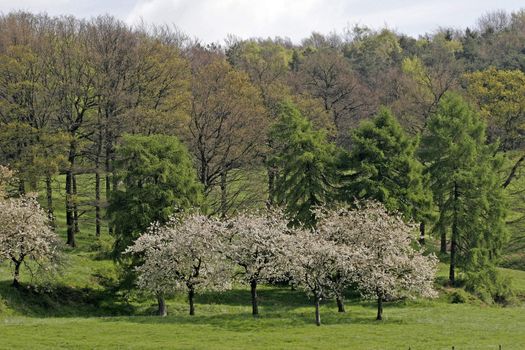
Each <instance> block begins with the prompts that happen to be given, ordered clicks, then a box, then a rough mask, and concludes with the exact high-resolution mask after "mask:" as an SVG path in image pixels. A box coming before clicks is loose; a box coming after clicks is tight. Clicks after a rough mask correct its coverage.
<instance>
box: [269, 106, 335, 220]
mask: <svg viewBox="0 0 525 350" xmlns="http://www.w3.org/2000/svg"><path fill="white" fill-rule="evenodd" d="M271 139H272V143H273V146H274V147H273V154H272V158H271V160H270V163H271V166H272V167H274V168H275V169H276V170H277V176H276V179H275V193H273V194H272V195H273V196H274V197H275V199H276V202H277V203H278V204H279V205H285V206H286V208H287V211H288V213H289V214H290V215H291V216H292V217H293V222H294V223H295V224H301V225H305V226H313V225H315V216H314V214H313V213H312V209H313V208H314V207H315V206H318V205H321V204H323V203H327V202H328V201H329V200H330V199H331V198H332V197H333V193H332V192H333V191H332V186H333V182H334V174H335V172H334V165H335V153H336V148H335V147H334V146H333V145H332V144H330V143H329V142H328V141H327V140H326V136H325V134H324V133H323V132H322V131H316V130H314V129H313V128H312V125H311V123H310V122H309V121H308V120H307V119H306V118H304V117H303V116H302V115H301V113H300V112H299V111H298V110H297V108H295V106H293V105H292V104H291V103H283V104H282V105H281V106H280V113H279V120H278V121H277V123H276V124H275V125H274V126H273V128H272V131H271Z"/></svg>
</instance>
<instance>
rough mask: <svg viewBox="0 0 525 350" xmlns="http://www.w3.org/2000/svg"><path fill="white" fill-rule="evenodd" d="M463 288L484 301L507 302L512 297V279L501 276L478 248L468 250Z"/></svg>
mask: <svg viewBox="0 0 525 350" xmlns="http://www.w3.org/2000/svg"><path fill="white" fill-rule="evenodd" d="M465 277H466V278H465V280H466V282H465V288H466V289H467V290H468V291H470V292H472V293H474V294H475V295H477V296H478V297H479V298H480V299H481V300H483V301H484V302H489V303H490V302H493V301H494V302H497V303H503V304H505V303H509V302H510V301H512V298H513V297H514V291H513V289H512V281H511V279H510V278H509V277H508V276H503V275H502V274H501V273H500V272H498V270H496V268H495V267H494V265H493V264H492V263H491V262H490V260H489V259H488V258H487V254H484V253H483V252H482V251H481V250H480V249H473V250H472V251H471V252H470V261H469V265H468V270H467V272H466V273H465Z"/></svg>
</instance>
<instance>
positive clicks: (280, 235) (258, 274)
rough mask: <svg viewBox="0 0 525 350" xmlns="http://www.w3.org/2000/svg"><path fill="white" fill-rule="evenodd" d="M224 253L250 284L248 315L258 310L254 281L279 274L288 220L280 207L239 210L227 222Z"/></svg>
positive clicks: (274, 277)
mask: <svg viewBox="0 0 525 350" xmlns="http://www.w3.org/2000/svg"><path fill="white" fill-rule="evenodd" d="M226 225H227V231H226V232H225V236H224V238H225V239H224V241H225V242H224V255H225V256H226V257H227V258H228V259H229V260H231V261H232V262H234V263H235V264H237V265H239V266H240V267H241V271H240V272H239V275H238V277H240V278H241V280H242V281H243V282H245V283H248V284H249V285H250V289H251V299H252V315H254V316H256V315H258V314H259V307H258V303H257V285H258V284H260V283H262V282H266V281H268V280H277V279H279V278H283V277H284V275H285V270H284V269H283V266H284V264H282V259H283V256H284V254H285V252H286V251H285V249H284V248H285V242H286V235H287V233H289V232H290V229H289V228H288V220H287V219H286V217H285V215H284V214H283V212H282V211H280V210H269V211H268V212H265V213H240V214H239V215H237V216H235V217H234V218H232V219H230V220H229V221H228V222H227V223H226Z"/></svg>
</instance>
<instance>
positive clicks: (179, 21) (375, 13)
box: [0, 0, 525, 42]
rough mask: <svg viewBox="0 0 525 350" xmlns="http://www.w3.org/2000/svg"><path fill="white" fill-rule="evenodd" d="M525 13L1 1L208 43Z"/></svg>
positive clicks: (428, 25) (484, 8)
mask: <svg viewBox="0 0 525 350" xmlns="http://www.w3.org/2000/svg"><path fill="white" fill-rule="evenodd" d="M520 8H525V1H523V0H496V1H495V0H368V1H366V0H361V1H358V0H128V1H126V0H90V1H88V0H0V11H1V12H3V13H6V12H9V11H11V10H26V11H31V12H47V13H48V14H50V15H61V14H72V15H75V16H77V17H84V18H89V17H92V16H96V15H99V14H106V13H109V14H112V15H114V16H115V17H118V18H120V19H122V20H124V21H126V22H127V23H129V24H133V23H136V22H138V21H140V20H144V21H145V22H149V23H157V24H175V25H176V26H177V27H178V28H179V29H181V30H182V31H184V32H185V33H187V34H189V35H190V36H192V37H197V38H199V39H201V40H203V41H205V42H212V41H222V40H223V39H224V38H225V37H226V35H227V34H235V35H237V36H239V37H242V38H249V37H275V36H281V37H289V38H291V39H292V40H293V41H296V42H297V41H299V40H300V39H302V38H305V37H307V36H309V34H310V33H311V32H312V31H317V32H321V33H329V32H332V31H336V32H341V31H342V30H343V29H344V28H346V27H348V26H351V25H354V24H360V25H366V26H369V27H372V28H381V27H384V26H385V25H386V26H388V27H389V28H391V29H395V30H397V31H399V32H402V33H406V34H410V35H414V36H417V35H418V34H424V33H426V32H428V33H431V32H433V31H434V30H436V29H437V28H438V27H439V26H442V27H455V28H465V27H467V26H473V25H474V24H475V23H476V19H477V18H478V17H479V16H480V15H482V14H484V13H486V12H488V11H492V10H497V9H503V10H507V11H509V12H510V11H515V10H519V9H520Z"/></svg>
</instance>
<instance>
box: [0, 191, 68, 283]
mask: <svg viewBox="0 0 525 350" xmlns="http://www.w3.org/2000/svg"><path fill="white" fill-rule="evenodd" d="M59 246H60V244H59V238H58V236H57V235H56V234H55V232H54V231H53V229H52V228H51V226H50V225H49V220H48V217H47V214H46V212H45V211H44V210H43V209H42V208H40V205H39V204H38V202H37V201H36V198H35V197H33V196H24V197H20V198H10V199H0V260H4V259H6V260H9V261H10V262H12V263H13V265H14V273H13V275H14V276H13V277H14V279H13V285H15V286H18V285H19V272H20V266H21V265H22V263H26V262H27V260H32V261H34V262H35V263H37V264H38V265H39V266H40V267H42V268H44V269H50V268H52V267H54V266H55V265H56V263H57V258H58V257H59V255H60V254H59V253H60V251H59Z"/></svg>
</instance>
